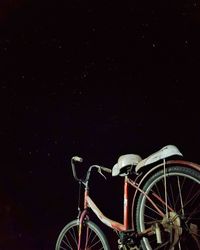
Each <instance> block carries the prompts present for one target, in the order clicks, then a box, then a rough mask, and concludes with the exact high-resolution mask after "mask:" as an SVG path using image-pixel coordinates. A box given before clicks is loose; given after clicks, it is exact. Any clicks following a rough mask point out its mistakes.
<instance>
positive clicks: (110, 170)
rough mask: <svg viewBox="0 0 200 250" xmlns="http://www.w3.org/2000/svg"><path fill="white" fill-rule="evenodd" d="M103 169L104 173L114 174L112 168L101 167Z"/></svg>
mask: <svg viewBox="0 0 200 250" xmlns="http://www.w3.org/2000/svg"><path fill="white" fill-rule="evenodd" d="M101 169H102V170H103V171H104V172H107V173H109V174H111V173H112V169H110V168H105V167H101Z"/></svg>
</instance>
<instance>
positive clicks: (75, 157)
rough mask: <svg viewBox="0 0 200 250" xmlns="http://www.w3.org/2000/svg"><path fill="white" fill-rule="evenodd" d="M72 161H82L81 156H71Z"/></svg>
mask: <svg viewBox="0 0 200 250" xmlns="http://www.w3.org/2000/svg"><path fill="white" fill-rule="evenodd" d="M72 160H73V161H77V162H83V158H81V157H79V156H73V157H72Z"/></svg>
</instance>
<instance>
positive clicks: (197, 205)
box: [136, 166, 200, 250]
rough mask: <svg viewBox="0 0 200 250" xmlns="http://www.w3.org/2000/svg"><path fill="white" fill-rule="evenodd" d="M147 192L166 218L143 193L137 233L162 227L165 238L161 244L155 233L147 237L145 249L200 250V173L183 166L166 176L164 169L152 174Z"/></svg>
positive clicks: (170, 171) (138, 204)
mask: <svg viewBox="0 0 200 250" xmlns="http://www.w3.org/2000/svg"><path fill="white" fill-rule="evenodd" d="M165 187H166V188H165ZM143 191H144V192H145V193H146V194H147V195H148V196H149V197H150V198H151V199H152V201H153V202H154V204H156V206H157V207H158V208H159V209H160V211H162V212H163V215H162V216H161V215H160V213H159V212H158V211H157V210H156V209H155V207H154V206H153V205H152V203H151V202H150V201H149V199H148V198H147V197H146V196H145V195H143V194H140V196H139V199H138V203H137V209H136V227H137V230H138V232H144V231H145V229H147V228H150V227H151V228H154V229H155V228H156V227H157V228H158V227H159V233H160V236H161V239H162V240H161V242H159V243H157V242H158V241H157V239H156V235H157V234H156V233H155V232H156V230H155V232H154V234H152V235H150V236H148V237H146V238H145V237H143V239H142V240H141V245H142V248H143V249H148V250H151V249H153V250H156V249H174V250H176V249H177V250H178V249H182V250H183V249H184V250H186V249H188V250H189V249H193V250H197V249H200V173H199V172H198V171H196V170H194V169H191V168H187V167H183V166H172V167H168V168H166V175H165V176H164V170H160V171H158V172H157V173H155V174H154V175H152V176H151V177H150V178H149V179H148V180H147V182H146V183H145V185H144V187H143ZM163 201H164V202H163ZM165 201H166V202H165ZM166 204H167V205H166Z"/></svg>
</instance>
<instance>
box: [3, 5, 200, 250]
mask: <svg viewBox="0 0 200 250" xmlns="http://www.w3.org/2000/svg"><path fill="white" fill-rule="evenodd" d="M199 33H200V2H199V1H197V0H196V1H195V0H182V1H177V0H176V1H174V0H173V1H159V0H152V1H149V0H148V1H147V0H144V1H139V0H137V1H135V0H134V1H91V2H90V1H79V0H74V1H67V0H66V1H59V0H58V1H46V0H41V1H26V2H25V1H22V0H21V1H17V0H16V1H14V0H13V1H11V0H10V1H2V0H1V2H0V114H1V116H0V117H1V118H0V146H1V149H0V152H1V154H0V170H1V171H0V249H6V250H7V249H20V250H23V249H26V250H27V249H30V250H32V249H34V250H40V249H41V250H51V249H54V245H55V241H56V238H57V236H58V233H59V231H60V230H61V228H62V227H63V226H64V225H65V224H66V223H67V222H68V221H70V220H71V219H72V218H75V217H76V215H77V212H76V200H77V190H78V185H77V184H76V183H75V182H74V181H73V179H72V174H71V169H70V158H71V157H72V156H73V155H80V156H82V157H83V158H84V159H85V161H84V167H83V169H86V166H87V165H88V164H92V163H98V164H102V165H105V166H109V167H112V166H113V165H114V164H115V162H116V161H117V159H118V157H119V156H120V155H121V154H125V153H137V154H140V155H141V156H142V157H146V156H148V155H149V154H151V153H153V152H154V151H155V150H158V149H160V148H161V147H163V146H165V145H167V144H175V145H177V146H178V147H179V148H180V150H181V151H182V153H183V154H184V156H185V158H186V159H188V160H191V161H196V162H200V156H199V146H200V141H199V139H200V133H199V125H200V121H199V89H198V85H199V84H198V83H199V80H200V75H199V69H200V49H199V44H200V36H199ZM94 180H95V182H94V183H93V185H92V186H93V189H94V190H93V194H94V193H95V194H96V198H95V201H97V204H98V206H100V208H101V209H102V210H103V211H104V212H105V214H107V215H108V216H110V217H112V218H114V219H117V220H120V219H121V210H122V204H121V205H120V202H121V198H122V197H121V195H122V190H121V185H120V184H122V180H121V179H120V178H113V179H112V178H110V177H108V181H107V182H105V181H104V180H103V179H101V178H100V177H97V176H96V175H94ZM100 186H101V189H100ZM97 197H98V198H97ZM118 204H119V205H118Z"/></svg>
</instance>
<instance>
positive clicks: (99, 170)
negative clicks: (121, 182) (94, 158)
mask: <svg viewBox="0 0 200 250" xmlns="http://www.w3.org/2000/svg"><path fill="white" fill-rule="evenodd" d="M98 173H99V174H100V175H102V176H103V178H104V179H105V180H107V178H106V176H105V175H104V174H102V172H101V167H99V168H98Z"/></svg>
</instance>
